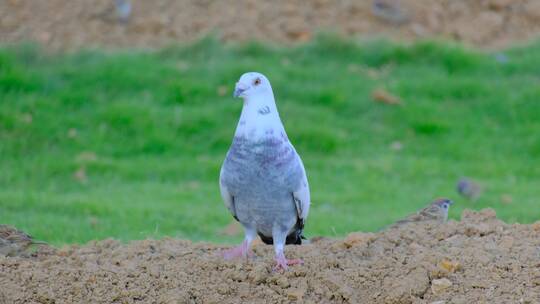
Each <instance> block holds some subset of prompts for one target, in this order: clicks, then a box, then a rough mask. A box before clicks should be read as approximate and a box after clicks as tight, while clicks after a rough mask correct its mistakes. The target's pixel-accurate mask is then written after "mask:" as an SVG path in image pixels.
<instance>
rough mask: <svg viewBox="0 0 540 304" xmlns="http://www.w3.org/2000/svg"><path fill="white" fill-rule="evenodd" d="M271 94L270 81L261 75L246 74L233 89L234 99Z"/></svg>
mask: <svg viewBox="0 0 540 304" xmlns="http://www.w3.org/2000/svg"><path fill="white" fill-rule="evenodd" d="M268 92H270V93H271V92H272V87H271V86H270V81H268V78H266V76H264V75H263V74H261V73H257V72H248V73H245V74H244V75H242V76H241V77H240V79H239V80H238V82H237V83H236V86H235V88H234V93H233V96H234V97H241V98H247V97H249V96H253V95H258V94H266V93H268Z"/></svg>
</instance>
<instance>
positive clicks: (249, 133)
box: [234, 95, 285, 140]
mask: <svg viewBox="0 0 540 304" xmlns="http://www.w3.org/2000/svg"><path fill="white" fill-rule="evenodd" d="M280 134H285V129H284V127H283V124H282V123H281V119H280V118H279V113H278V110H277V107H276V103H275V101H274V96H273V95H266V96H264V95H255V96H250V97H249V98H246V99H245V100H244V107H243V108H242V114H240V120H239V121H238V126H237V127H236V132H235V134H234V135H235V136H241V137H245V138H247V139H249V140H259V139H262V138H264V137H269V136H280Z"/></svg>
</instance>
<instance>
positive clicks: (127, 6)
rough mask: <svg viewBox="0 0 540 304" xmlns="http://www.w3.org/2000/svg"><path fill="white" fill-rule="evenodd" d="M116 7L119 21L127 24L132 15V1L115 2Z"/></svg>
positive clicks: (117, 0) (119, 0)
mask: <svg viewBox="0 0 540 304" xmlns="http://www.w3.org/2000/svg"><path fill="white" fill-rule="evenodd" d="M114 7H115V9H116V16H117V17H118V21H120V22H122V23H127V22H128V21H129V16H130V15H131V1H130V0H114Z"/></svg>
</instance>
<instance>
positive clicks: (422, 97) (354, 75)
mask: <svg viewBox="0 0 540 304" xmlns="http://www.w3.org/2000/svg"><path fill="white" fill-rule="evenodd" d="M504 53H505V55H506V56H507V58H508V60H507V61H506V62H499V61H497V60H496V59H495V58H496V56H495V54H491V53H483V52H479V51H474V50H469V49H466V48H464V47H461V46H456V45H450V44H445V43H439V42H420V43H416V44H412V45H407V46H406V45H396V44H391V43H388V42H383V41H371V42H358V43H353V42H350V41H344V40H340V39H338V38H334V37H331V36H321V37H319V38H318V39H317V40H316V41H314V42H312V43H309V44H306V45H302V46H298V47H289V48H277V47H271V46H266V45H261V44H257V43H249V44H245V45H229V46H224V45H222V44H220V43H219V42H218V41H217V40H215V39H212V38H207V39H204V40H201V41H200V42H198V43H195V44H193V45H189V46H176V47H170V48H166V49H162V50H158V51H142V50H126V51H102V50H85V51H79V52H76V53H70V54H49V53H48V52H47V51H45V50H40V49H39V48H38V47H35V46H27V45H18V46H11V47H8V46H4V47H2V48H0V156H1V157H0V223H9V224H13V225H16V226H18V227H20V228H22V229H25V230H26V231H29V232H30V233H31V234H33V235H34V236H35V237H36V238H39V239H42V240H46V241H50V242H52V243H55V244H61V243H72V242H77V243H81V242H86V241H88V240H91V239H103V238H108V237H113V238H118V239H121V240H131V239H143V238H147V237H161V236H163V235H169V236H174V237H182V238H190V239H193V240H210V241H218V242H233V241H237V240H238V239H239V238H238V237H225V236H221V235H219V233H218V232H219V231H220V230H221V229H222V228H223V227H224V226H226V225H227V224H228V223H230V222H231V220H232V218H231V216H230V215H229V213H228V212H227V211H226V209H225V207H224V206H223V204H222V202H221V198H220V196H219V190H218V184H217V181H218V174H219V168H220V166H221V162H222V160H223V158H224V156H225V153H226V151H227V149H228V146H229V144H230V141H231V139H232V135H233V132H234V128H235V127H236V122H237V119H238V116H239V113H240V109H241V106H242V104H241V101H240V100H235V99H233V98H232V97H231V93H232V88H233V86H234V84H235V82H236V80H237V79H238V78H239V76H240V75H241V74H242V73H243V72H245V71H260V72H263V73H264V74H266V75H267V76H268V77H269V79H270V80H271V81H272V85H273V88H274V92H275V95H276V98H277V103H278V107H279V109H280V113H281V117H282V119H283V121H284V124H285V126H286V128H287V131H288V134H289V137H290V139H291V140H292V142H293V143H294V144H295V146H296V149H297V150H298V152H299V153H300V154H301V155H302V157H303V159H304V163H305V166H306V168H307V170H308V175H309V179H310V185H311V190H312V199H313V203H312V209H311V213H310V217H309V220H308V223H307V231H306V233H307V235H308V236H313V235H318V234H322V235H330V236H334V235H343V234H346V233H347V232H350V231H356V230H364V231H366V230H377V229H380V228H381V227H383V226H384V225H387V224H389V223H390V222H392V221H393V220H396V219H397V218H400V217H402V216H404V215H406V214H408V213H411V212H414V211H415V210H417V209H418V208H420V207H422V206H423V205H425V204H426V203H427V202H428V201H430V200H431V199H433V198H434V197H438V196H448V197H450V198H452V199H454V200H455V201H456V204H455V205H454V206H453V208H452V210H451V217H453V218H458V217H459V214H460V213H461V211H462V210H463V209H464V208H473V209H480V208H484V207H492V208H494V209H495V210H496V211H497V213H498V215H499V217H500V218H502V219H504V220H506V221H509V222H516V221H517V222H525V223H527V222H533V221H535V220H538V219H540V208H539V207H540V199H539V197H540V69H538V67H539V66H540V44H538V43H536V44H532V45H530V46H527V47H522V48H515V49H510V50H507V51H505V52H504ZM220 87H222V88H220ZM377 87H384V88H386V89H387V90H388V91H390V92H392V93H393V94H396V95H399V96H400V97H401V98H402V99H403V106H391V105H385V104H380V103H375V102H373V101H372V100H371V98H370V93H371V91H372V90H373V89H374V88H377ZM224 88H225V89H226V92H225V94H224V95H223V96H220V94H218V91H219V90H223V89H224ZM396 141H399V142H400V143H401V144H402V145H403V149H401V150H399V151H395V150H393V149H391V148H390V146H391V144H392V143H393V142H396ZM94 155H95V157H94ZM80 168H84V169H85V173H86V180H84V179H83V180H81V179H80V178H79V179H78V178H76V177H74V174H75V172H77V171H78V170H79V169H80ZM461 176H470V177H472V178H474V179H476V180H478V181H479V182H480V183H482V184H483V185H484V187H485V191H484V193H483V195H482V196H481V198H480V199H479V200H478V201H477V202H476V203H472V202H468V201H466V200H464V199H462V198H460V197H458V196H457V194H456V192H455V184H456V181H457V179H458V178H459V177H461ZM502 195H509V196H511V197H512V199H513V202H512V203H510V204H505V203H503V202H502V200H501V196H502Z"/></svg>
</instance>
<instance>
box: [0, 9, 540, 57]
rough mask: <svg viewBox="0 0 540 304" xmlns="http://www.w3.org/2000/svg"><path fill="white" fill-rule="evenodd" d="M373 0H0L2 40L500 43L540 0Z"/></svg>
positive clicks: (65, 43) (533, 13)
mask: <svg viewBox="0 0 540 304" xmlns="http://www.w3.org/2000/svg"><path fill="white" fill-rule="evenodd" d="M376 1H378V2H379V5H376V6H374V5H373V1H372V0H361V1H330V0H316V1H309V2H306V1H300V0H294V1H285V0H279V1H264V0H240V1H208V0H204V1H202V0H178V1H177V0H156V1H143V0H133V1H132V9H131V14H130V16H129V19H128V21H127V22H121V20H125V19H123V17H122V18H120V17H118V16H119V15H118V14H117V13H116V10H115V7H114V5H113V2H114V1H113V0H95V1H85V0H70V1H64V0H48V1H34V0H3V1H0V42H3V43H5V42H16V41H24V40H34V41H39V42H41V43H43V44H45V45H48V46H50V47H52V48H55V49H64V48H78V47H82V46H96V45H99V46H121V47H125V46H139V47H156V46H161V45H164V44H169V43H171V42H178V41H190V40H193V39H197V38H199V37H200V36H202V35H206V34H208V33H209V32H218V33H220V34H221V35H222V37H223V39H224V40H235V41H236V40H245V39H253V38H254V39H258V40H263V41H277V42H295V41H306V40H309V39H310V38H311V37H312V36H313V34H314V32H316V31H319V30H332V31H335V32H339V33H342V34H345V35H349V36H357V35H360V36H372V35H386V36H390V37H394V38H398V39H406V40H410V39H415V38H425V37H444V38H451V39H456V40H460V41H465V42H467V43H470V44H475V45H478V46H482V47H486V46H488V47H499V46H505V45H508V44H509V43H511V42H515V41H524V40H528V39H531V38H532V37H536V36H538V34H539V33H540V1H538V0H440V1H432V0H376ZM122 16H123V15H122Z"/></svg>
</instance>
